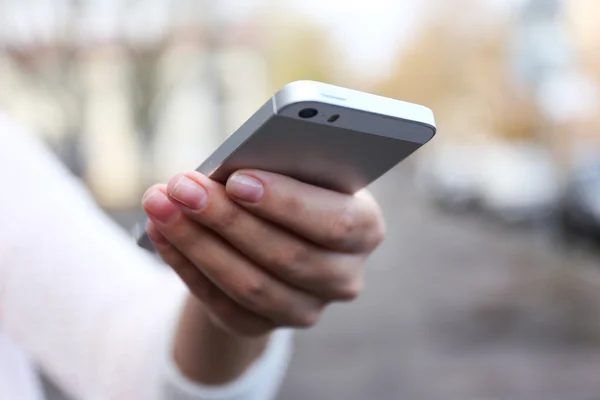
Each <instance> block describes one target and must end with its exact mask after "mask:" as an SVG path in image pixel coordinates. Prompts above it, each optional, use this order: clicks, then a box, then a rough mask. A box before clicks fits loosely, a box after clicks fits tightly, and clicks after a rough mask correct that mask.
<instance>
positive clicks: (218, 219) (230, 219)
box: [207, 207, 240, 231]
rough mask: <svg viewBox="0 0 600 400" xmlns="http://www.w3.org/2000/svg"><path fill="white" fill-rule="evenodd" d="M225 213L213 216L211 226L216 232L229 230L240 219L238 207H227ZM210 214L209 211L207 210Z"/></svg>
mask: <svg viewBox="0 0 600 400" xmlns="http://www.w3.org/2000/svg"><path fill="white" fill-rule="evenodd" d="M227 208H228V209H227V211H225V212H222V213H220V215H215V218H213V219H212V221H211V222H212V223H211V225H212V226H213V227H214V228H215V229H216V230H218V231H227V230H230V229H231V228H232V227H233V226H234V225H235V224H236V222H237V221H238V220H239V217H240V209H239V208H238V207H227ZM207 211H208V212H210V211H209V210H207Z"/></svg>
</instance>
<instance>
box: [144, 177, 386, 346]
mask: <svg viewBox="0 0 600 400" xmlns="http://www.w3.org/2000/svg"><path fill="white" fill-rule="evenodd" d="M143 204H144V210H145V211H146V213H147V215H148V217H149V221H148V223H147V232H148V235H149V237H150V239H151V240H152V243H153V245H154V247H155V249H156V250H157V252H158V253H159V254H160V256H161V257H162V258H163V259H164V261H165V262H166V263H167V264H169V265H170V266H171V267H172V268H173V269H174V270H175V272H177V273H178V274H179V276H180V277H181V278H182V280H183V281H184V282H185V283H186V284H187V286H188V288H189V289H190V291H191V293H193V294H194V295H195V296H196V297H197V298H198V299H199V300H200V301H201V302H202V304H203V305H204V307H205V308H206V310H207V312H208V313H209V315H210V317H211V318H212V319H213V320H214V321H215V322H216V323H217V324H219V325H220V326H221V327H223V328H224V329H226V330H227V331H229V332H232V333H235V334H238V335H242V336H250V337H253V336H260V335H264V334H266V333H268V332H270V331H272V330H273V329H275V328H277V327H285V326H289V327H308V326H312V325H314V324H315V323H316V322H317V320H318V318H319V315H320V314H321V312H322V310H323V309H324V307H325V306H326V305H327V304H329V303H331V302H334V301H347V300H352V299H354V298H355V297H356V296H357V295H358V294H359V293H360V291H361V288H362V282H363V266H364V263H365V260H366V259H367V257H368V255H369V254H370V253H371V252H372V251H373V250H374V249H375V248H376V247H377V246H378V245H379V244H380V243H381V241H382V240H383V237H384V222H383V218H382V214H381V211H380V209H379V207H378V205H377V203H376V202H375V200H374V199H373V198H372V197H371V196H370V195H369V194H368V193H367V192H366V191H361V192H358V193H357V194H356V195H346V194H341V193H338V192H334V191H330V190H326V189H322V188H319V187H316V186H312V185H308V184H305V183H302V182H299V181H297V180H294V179H291V178H288V177H285V176H282V175H278V174H274V173H269V172H264V171H256V170H248V171H238V172H236V173H235V174H233V175H232V176H231V177H230V178H229V179H228V181H227V183H226V185H222V184H220V183H217V182H215V181H213V180H211V179H209V178H207V177H206V176H204V175H202V174H200V173H199V172H195V171H194V172H188V173H184V174H179V175H177V176H175V177H173V178H172V179H171V180H170V181H169V183H168V185H156V186H153V187H152V188H150V189H149V190H148V191H147V193H146V195H145V196H144V200H143Z"/></svg>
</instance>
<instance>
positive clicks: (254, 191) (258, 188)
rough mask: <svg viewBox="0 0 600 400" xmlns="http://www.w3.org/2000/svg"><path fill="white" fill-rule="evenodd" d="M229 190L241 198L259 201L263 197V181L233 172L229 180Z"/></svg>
mask: <svg viewBox="0 0 600 400" xmlns="http://www.w3.org/2000/svg"><path fill="white" fill-rule="evenodd" d="M227 192H228V193H229V194H231V195H233V196H235V197H237V198H238V199H240V200H244V201H249V202H257V201H259V200H260V199H261V197H262V195H263V192H264V189H263V185H262V183H261V182H260V181H259V180H258V179H256V178H253V177H251V176H248V175H244V174H233V175H232V176H231V177H230V178H229V180H228V181H227Z"/></svg>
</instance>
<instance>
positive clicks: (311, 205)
mask: <svg viewBox="0 0 600 400" xmlns="http://www.w3.org/2000/svg"><path fill="white" fill-rule="evenodd" d="M226 189H227V193H228V194H229V195H230V196H231V198H232V199H234V200H235V201H236V202H237V203H238V204H240V205H242V206H243V207H244V208H246V209H248V210H250V211H251V212H253V213H256V214H257V215H260V216H262V217H264V218H267V219H269V220H271V221H273V222H275V223H276V224H278V225H281V226H283V227H285V228H286V229H289V230H291V231H294V232H296V233H298V234H299V235H301V236H303V237H306V238H308V239H309V240H312V241H314V242H316V243H318V244H320V245H322V246H325V247H328V248H331V249H334V250H339V251H346V252H353V253H360V252H365V251H370V250H372V249H374V248H375V247H376V246H377V245H378V244H379V243H380V242H381V241H382V239H383V235H384V226H383V218H382V216H381V212H380V210H379V207H378V206H377V203H376V202H375V201H374V200H373V198H372V197H370V195H368V194H366V192H365V193H361V194H359V195H355V196H350V195H345V194H341V193H337V192H333V191H330V190H325V189H322V188H319V187H316V186H312V185H308V184H306V183H302V182H300V181H297V180H295V179H292V178H288V177H286V176H283V175H278V174H273V173H269V172H264V171H255V170H246V171H238V172H236V173H235V174H233V175H232V176H231V177H230V178H229V180H228V181H227V185H226Z"/></svg>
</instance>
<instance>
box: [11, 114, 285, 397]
mask: <svg viewBox="0 0 600 400" xmlns="http://www.w3.org/2000/svg"><path fill="white" fill-rule="evenodd" d="M0 191H1V197H0V329H1V330H3V331H5V332H6V333H7V334H8V335H9V336H11V337H12V338H13V339H14V340H15V341H17V342H18V343H19V344H20V345H21V346H22V347H23V348H24V349H25V351H27V352H28V353H29V354H30V356H31V357H33V358H34V359H35V360H36V361H37V362H38V363H39V364H40V366H41V367H42V368H43V369H44V370H45V371H47V373H48V374H49V375H50V376H52V377H53V378H54V379H55V380H56V381H57V382H58V384H59V385H61V386H62V387H63V388H64V389H65V390H66V391H67V392H68V393H70V394H71V395H73V396H75V398H78V399H94V400H95V399H99V400H100V399H101V400H112V399H115V400H117V399H118V400H121V399H156V400H159V399H170V400H201V399H207V400H210V399H219V400H229V399H231V400H234V399H235V400H238V399H239V400H241V399H248V400H249V399H252V400H258V399H260V400H263V399H271V398H273V397H274V396H275V393H276V391H277V389H278V387H279V385H280V382H281V379H282V377H283V374H284V371H285V369H286V366H287V362H288V357H289V353H290V343H291V340H290V333H289V332H288V331H283V330H282V331H279V332H277V333H276V334H275V335H273V339H272V340H271V343H270V344H269V346H268V347H267V350H266V351H265V353H264V354H263V356H262V357H261V358H260V359H259V360H258V361H257V362H255V364H254V365H253V366H252V367H251V368H250V369H249V370H248V371H247V373H246V374H245V375H244V376H243V377H242V378H240V379H239V380H238V381H236V382H233V383H231V384H229V385H227V386H225V387H204V386H201V385H197V384H194V383H192V382H189V381H187V380H186V379H185V378H183V377H182V376H181V374H180V373H179V372H178V371H177V369H176V367H175V366H174V364H173V362H172V360H171V359H170V356H169V355H170V351H169V349H170V346H171V340H172V339H171V338H172V336H173V328H174V324H175V321H176V320H177V317H178V315H179V312H180V309H181V306H182V304H183V300H184V298H185V295H186V290H185V287H184V286H183V284H182V283H181V282H180V281H179V280H178V279H177V278H176V276H175V275H174V274H173V273H172V272H171V271H170V270H169V269H168V268H165V267H163V266H161V265H160V264H159V263H158V262H157V261H156V260H155V259H154V258H153V257H151V256H149V255H148V254H147V253H145V252H144V251H142V250H140V249H138V248H137V247H136V246H135V244H134V242H133V240H132V239H131V238H130V237H129V235H127V234H126V233H125V232H123V231H122V230H121V229H120V228H118V227H117V226H116V225H115V224H114V223H113V222H112V221H111V220H110V219H109V218H108V217H106V216H105V215H104V214H103V213H102V212H101V210H99V209H98V207H97V206H96V205H95V204H94V202H93V201H92V200H91V198H90V196H89V195H88V194H87V192H86V191H85V189H84V188H83V186H82V185H80V184H79V183H78V182H77V181H76V180H75V179H74V178H73V177H72V176H70V175H69V174H68V172H67V171H66V170H65V169H64V168H63V167H62V165H60V163H58V162H57V161H56V160H55V159H54V158H53V157H52V156H51V155H50V154H49V153H48V152H47V151H46V149H45V148H44V147H43V146H41V145H40V144H39V143H38V142H36V141H35V140H34V139H33V138H31V137H28V136H27V134H26V133H25V132H23V131H21V130H19V129H18V128H17V127H16V126H15V125H14V124H13V123H12V122H10V121H8V119H7V118H6V117H3V116H2V115H1V114H0Z"/></svg>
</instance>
